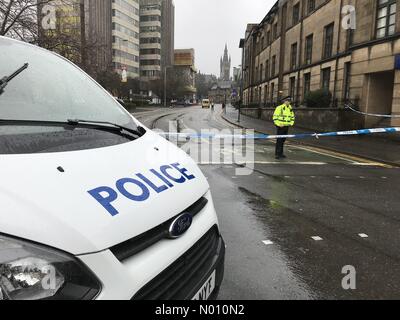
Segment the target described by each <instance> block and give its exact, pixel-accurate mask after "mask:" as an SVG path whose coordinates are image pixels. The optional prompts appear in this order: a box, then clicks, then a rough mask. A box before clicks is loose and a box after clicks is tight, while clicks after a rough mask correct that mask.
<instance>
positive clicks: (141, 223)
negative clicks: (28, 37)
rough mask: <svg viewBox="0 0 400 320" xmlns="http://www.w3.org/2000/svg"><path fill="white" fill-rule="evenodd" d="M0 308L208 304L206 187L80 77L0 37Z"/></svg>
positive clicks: (219, 250)
mask: <svg viewBox="0 0 400 320" xmlns="http://www.w3.org/2000/svg"><path fill="white" fill-rule="evenodd" d="M0 79H1V80H0V203H1V210H0V300H16V299H33V300H35V299H145V300H152V299H163V300H164V299H173V300H181V299H199V300H200V299H212V298H216V296H217V294H218V290H219V287H220V284H221V282H222V278H223V272H224V256H225V246H224V242H223V240H222V237H221V235H220V232H219V228H218V221H217V216H216V213H215V209H214V205H213V201H212V198H211V194H210V189H209V185H208V183H207V180H206V178H205V177H204V176H203V174H202V173H201V171H200V169H199V168H198V167H197V165H196V164H195V163H194V161H193V160H192V159H191V158H189V157H188V156H187V155H186V154H185V153H184V152H183V151H181V150H180V149H178V148H177V147H176V146H174V145H173V144H171V143H169V142H168V141H166V140H165V139H163V138H161V137H160V136H159V135H157V134H156V133H154V132H152V131H150V130H148V129H147V128H144V127H143V126H142V125H141V124H140V123H139V122H138V121H137V120H136V119H134V118H133V117H132V116H131V115H130V114H129V113H128V112H127V111H126V110H125V109H123V108H122V107H121V106H120V105H119V104H118V103H117V102H116V101H115V99H114V98H113V97H112V96H111V95H109V94H108V93H107V92H106V91H105V90H103V89H102V88H101V87H100V86H99V85H98V84H97V83H96V82H95V81H93V80H92V79H91V78H90V77H88V76H87V75H86V74H85V73H84V72H82V70H80V69H79V68H77V67H76V66H74V65H73V64H71V63H70V62H68V61H67V60H65V59H64V58H62V57H60V56H58V55H55V54H53V53H50V52H48V51H46V50H44V49H41V48H38V47H35V46H32V45H28V44H25V43H22V42H19V41H15V40H11V39H8V38H4V37H0Z"/></svg>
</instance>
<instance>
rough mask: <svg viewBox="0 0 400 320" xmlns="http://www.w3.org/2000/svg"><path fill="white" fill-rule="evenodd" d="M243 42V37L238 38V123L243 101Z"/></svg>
mask: <svg viewBox="0 0 400 320" xmlns="http://www.w3.org/2000/svg"><path fill="white" fill-rule="evenodd" d="M244 42H245V39H240V43H239V48H240V49H242V65H241V66H240V93H239V107H238V121H237V122H238V123H240V109H241V108H242V103H243V75H244V71H243V69H244Z"/></svg>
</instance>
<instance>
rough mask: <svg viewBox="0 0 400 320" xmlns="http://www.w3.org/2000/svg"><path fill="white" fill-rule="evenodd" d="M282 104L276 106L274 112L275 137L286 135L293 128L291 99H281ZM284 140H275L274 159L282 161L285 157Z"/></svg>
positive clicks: (293, 119)
mask: <svg viewBox="0 0 400 320" xmlns="http://www.w3.org/2000/svg"><path fill="white" fill-rule="evenodd" d="M282 101H283V104H282V105H280V106H278V107H277V108H276V109H275V112H274V118H273V120H274V124H275V126H276V128H277V135H287V134H288V133H289V128H290V127H293V126H294V121H295V115H294V112H293V108H292V106H291V104H290V103H291V97H286V98H283V99H282ZM285 141H286V139H277V141H276V149H275V158H276V159H278V160H279V159H284V158H286V156H285V155H284V154H283V147H284V144H285Z"/></svg>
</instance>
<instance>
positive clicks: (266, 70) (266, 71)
mask: <svg viewBox="0 0 400 320" xmlns="http://www.w3.org/2000/svg"><path fill="white" fill-rule="evenodd" d="M265 79H267V80H268V79H269V60H267V62H266V63H265Z"/></svg>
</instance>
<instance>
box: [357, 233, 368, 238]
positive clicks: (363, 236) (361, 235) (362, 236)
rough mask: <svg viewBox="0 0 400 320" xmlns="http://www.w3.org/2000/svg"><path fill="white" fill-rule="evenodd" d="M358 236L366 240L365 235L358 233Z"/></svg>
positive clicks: (366, 236)
mask: <svg viewBox="0 0 400 320" xmlns="http://www.w3.org/2000/svg"><path fill="white" fill-rule="evenodd" d="M358 236H359V237H361V238H368V235H367V234H365V233H359V234H358Z"/></svg>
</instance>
